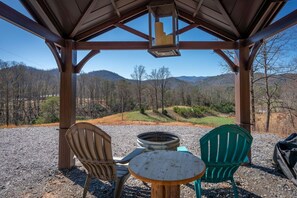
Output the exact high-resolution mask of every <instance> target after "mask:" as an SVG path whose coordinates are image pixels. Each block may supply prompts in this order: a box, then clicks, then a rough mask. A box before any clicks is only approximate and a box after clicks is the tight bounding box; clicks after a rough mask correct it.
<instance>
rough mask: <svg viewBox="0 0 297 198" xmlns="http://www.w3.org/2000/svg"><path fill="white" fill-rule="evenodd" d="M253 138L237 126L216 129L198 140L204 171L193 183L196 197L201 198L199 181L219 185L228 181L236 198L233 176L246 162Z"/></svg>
mask: <svg viewBox="0 0 297 198" xmlns="http://www.w3.org/2000/svg"><path fill="white" fill-rule="evenodd" d="M252 141H253V137H252V136H251V135H250V133H249V132H248V131H247V130H245V129H244V128H241V127H239V126H237V125H223V126H220V127H217V128H215V129H213V130H212V131H210V132H209V133H207V134H206V135H204V136H203V137H202V138H201V139H200V148H201V158H202V160H203V161H204V163H205V165H206V171H205V174H204V176H203V177H202V178H201V180H196V181H195V190H196V197H197V198H198V197H201V181H203V182H210V183H219V182H223V181H228V180H230V181H231V183H232V187H233V191H234V195H235V197H238V192H237V187H236V184H235V182H234V178H233V174H234V173H235V171H236V170H237V169H238V167H239V166H240V165H241V164H242V163H243V162H246V160H247V154H248V152H249V150H250V148H251V144H252Z"/></svg>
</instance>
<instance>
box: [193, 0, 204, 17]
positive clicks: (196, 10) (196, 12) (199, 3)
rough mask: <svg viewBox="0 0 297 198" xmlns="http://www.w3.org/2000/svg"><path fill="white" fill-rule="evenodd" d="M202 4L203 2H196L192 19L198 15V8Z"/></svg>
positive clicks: (201, 0)
mask: <svg viewBox="0 0 297 198" xmlns="http://www.w3.org/2000/svg"><path fill="white" fill-rule="evenodd" d="M202 3H203V0H200V1H199V2H198V4H197V7H196V9H195V12H194V13H193V17H196V15H197V14H198V12H199V10H200V8H201V6H202Z"/></svg>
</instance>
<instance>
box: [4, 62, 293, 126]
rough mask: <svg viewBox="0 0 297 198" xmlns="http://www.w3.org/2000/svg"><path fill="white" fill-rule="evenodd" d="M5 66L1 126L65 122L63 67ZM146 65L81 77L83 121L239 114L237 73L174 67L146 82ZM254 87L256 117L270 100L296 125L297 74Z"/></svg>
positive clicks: (261, 78)
mask: <svg viewBox="0 0 297 198" xmlns="http://www.w3.org/2000/svg"><path fill="white" fill-rule="evenodd" d="M295 64H296V63H295ZM0 67H1V68H0V125H9V124H14V125H20V124H34V123H46V122H56V121H58V120H59V71H58V70H57V69H53V70H47V71H46V70H40V69H35V68H32V67H28V66H26V65H24V64H22V63H17V62H5V61H0ZM142 67H143V66H135V71H134V73H133V74H131V77H132V79H125V78H124V77H122V76H120V75H118V74H116V73H113V72H109V71H105V70H102V71H93V72H90V73H81V74H78V77H77V119H91V118H98V117H103V116H106V115H110V114H114V113H119V112H122V111H132V110H141V112H143V113H144V112H145V111H146V110H148V109H152V110H154V111H157V110H159V111H160V112H163V113H166V111H164V108H165V107H169V106H192V107H193V106H197V105H199V106H206V107H210V108H211V109H214V110H215V111H218V112H222V113H228V114H229V113H231V114H232V113H234V76H235V75H234V74H233V73H228V74H222V75H218V76H211V77H186V76H183V77H172V76H171V75H170V71H169V69H168V68H165V67H163V68H159V69H155V70H153V71H151V73H146V72H144V73H143V74H142V76H141V79H140V78H139V73H137V72H139V71H141V69H144V71H145V68H144V67H143V68H142ZM135 72H136V73H135ZM136 74H137V75H136ZM136 76H138V77H137V78H136ZM266 81H267V83H268V84H267V83H266ZM252 85H253V86H254V89H253V91H254V93H253V97H254V105H253V108H254V109H255V114H265V113H266V112H267V108H266V107H267V103H268V102H269V103H270V105H271V106H270V109H271V112H274V113H275V112H278V113H279V112H281V113H284V114H283V115H282V118H283V117H284V120H285V121H286V123H290V125H292V127H295V115H296V114H297V111H296V107H297V100H296V99H297V94H296V93H297V92H296V87H297V75H296V74H295V73H282V74H275V75H273V77H269V79H267V78H265V74H263V73H255V74H254V83H253V84H252ZM267 89H269V91H270V92H269V94H270V95H269V96H271V97H270V98H268V99H269V100H268V99H267V96H266V95H265V94H267ZM271 90H273V91H271ZM160 109H161V110H160ZM255 120H256V118H255ZM284 120H283V121H284ZM255 123H256V121H255Z"/></svg>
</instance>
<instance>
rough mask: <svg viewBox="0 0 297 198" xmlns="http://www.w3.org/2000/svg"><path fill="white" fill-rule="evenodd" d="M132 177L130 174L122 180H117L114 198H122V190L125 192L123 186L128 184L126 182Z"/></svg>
mask: <svg viewBox="0 0 297 198" xmlns="http://www.w3.org/2000/svg"><path fill="white" fill-rule="evenodd" d="M129 176H130V174H128V175H126V176H124V177H121V178H117V179H116V181H115V188H114V198H120V197H121V194H122V190H123V185H124V183H125V182H126V180H127V179H128V177H129Z"/></svg>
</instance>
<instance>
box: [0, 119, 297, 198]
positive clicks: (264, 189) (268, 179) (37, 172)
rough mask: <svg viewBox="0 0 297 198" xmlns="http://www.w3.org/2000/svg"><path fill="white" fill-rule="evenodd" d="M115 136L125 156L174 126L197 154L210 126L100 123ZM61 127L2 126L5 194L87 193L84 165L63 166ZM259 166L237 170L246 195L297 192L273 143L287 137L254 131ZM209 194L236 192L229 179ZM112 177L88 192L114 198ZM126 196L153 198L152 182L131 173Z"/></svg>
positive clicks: (206, 190) (0, 179)
mask: <svg viewBox="0 0 297 198" xmlns="http://www.w3.org/2000/svg"><path fill="white" fill-rule="evenodd" d="M100 127H101V128H102V129H103V130H105V131H106V132H107V133H108V134H110V135H111V137H112V146H113V147H112V148H113V153H114V156H124V155H126V154H128V153H129V152H130V151H132V150H133V148H135V147H136V135H137V134H139V133H142V132H148V131H169V132H173V133H176V134H178V135H179V136H180V137H181V144H182V145H185V146H187V147H188V149H189V150H190V151H191V152H193V153H194V154H195V155H198V154H199V152H200V151H199V145H198V140H199V139H200V137H202V136H203V135H204V134H205V133H206V132H208V131H209V130H210V129H208V128H198V127H185V126H151V125H147V126H141V125H137V126H136V125H124V126H100ZM56 129H57V127H28V128H13V129H0V151H1V152H0V159H1V161H0V197H81V195H82V191H83V185H84V180H85V173H84V172H83V171H82V169H81V168H73V169H71V170H70V171H69V170H63V171H59V170H57V157H58V156H57V155H58V131H57V130H56ZM253 136H254V142H253V146H252V154H253V165H252V166H251V167H245V166H244V167H240V169H239V170H238V171H237V172H236V174H235V180H236V182H237V185H238V188H239V194H240V197H297V188H296V186H294V185H293V184H292V183H291V182H290V181H289V180H288V179H286V178H285V177H284V176H283V175H282V174H281V173H279V172H278V171H276V169H275V168H274V166H273V162H272V153H273V148H274V145H275V143H276V142H278V141H279V140H281V139H282V138H280V137H278V136H276V135H272V134H257V133H256V134H253ZM202 187H203V197H233V191H232V188H231V186H230V184H229V183H220V184H205V183H203V184H202ZM111 196H112V188H111V185H110V184H109V183H107V182H100V181H98V180H96V179H93V180H92V183H91V186H90V189H89V193H88V197H111ZM123 197H150V185H149V184H144V183H142V182H141V181H139V180H137V179H134V178H133V177H130V178H129V179H128V180H127V182H126V185H125V187H124V191H123ZM181 197H195V191H194V186H193V183H189V184H187V185H182V186H181Z"/></svg>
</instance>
